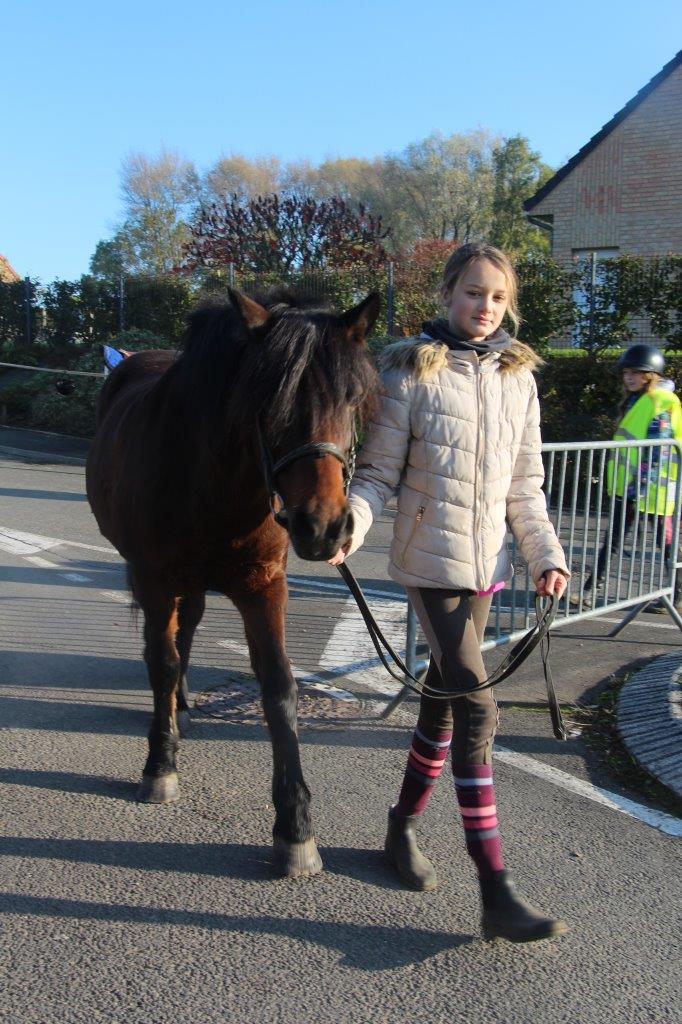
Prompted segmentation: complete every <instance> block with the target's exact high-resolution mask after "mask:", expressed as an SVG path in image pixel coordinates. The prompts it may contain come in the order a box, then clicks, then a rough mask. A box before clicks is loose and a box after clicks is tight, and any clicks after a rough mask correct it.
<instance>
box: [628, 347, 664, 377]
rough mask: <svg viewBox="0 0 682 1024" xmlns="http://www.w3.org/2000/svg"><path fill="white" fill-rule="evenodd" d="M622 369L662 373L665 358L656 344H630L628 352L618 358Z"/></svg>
mask: <svg viewBox="0 0 682 1024" xmlns="http://www.w3.org/2000/svg"><path fill="white" fill-rule="evenodd" d="M618 368H619V369H620V370H641V371H642V372H643V373H658V374H662V373H663V370H664V369H665V359H664V358H663V353H662V352H661V350H660V349H658V348H656V346H655V345H630V348H629V349H628V350H627V352H623V355H622V356H621V357H620V359H619V360H618Z"/></svg>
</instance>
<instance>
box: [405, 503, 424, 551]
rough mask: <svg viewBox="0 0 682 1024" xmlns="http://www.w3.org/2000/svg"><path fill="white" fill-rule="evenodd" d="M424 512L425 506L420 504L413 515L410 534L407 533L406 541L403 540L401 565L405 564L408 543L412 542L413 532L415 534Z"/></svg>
mask: <svg viewBox="0 0 682 1024" xmlns="http://www.w3.org/2000/svg"><path fill="white" fill-rule="evenodd" d="M425 512H426V506H425V505H420V506H419V508H418V509H417V514H416V516H415V517H414V522H413V524H412V529H411V530H410V534H409V536H408V538H407V541H406V542H405V547H404V548H403V558H402V561H403V565H404V564H405V559H406V558H407V552H408V550H409V547H410V544H411V543H412V538H413V537H414V534H415V531H416V529H417V527H418V526H419V524H420V523H421V521H422V519H423V518H424V513H425Z"/></svg>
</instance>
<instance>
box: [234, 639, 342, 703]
mask: <svg viewBox="0 0 682 1024" xmlns="http://www.w3.org/2000/svg"><path fill="white" fill-rule="evenodd" d="M215 642H216V644H217V645H218V647H224V648H226V650H228V651H236V652H237V653H238V654H241V655H242V657H244V658H246V659H247V660H248V659H249V657H250V655H249V648H248V647H247V645H246V644H240V643H239V642H238V641H237V640H216V641H215ZM289 664H290V665H291V672H292V675H293V676H294V678H295V679H297V680H298V682H299V683H304V684H305V685H306V686H309V687H311V688H313V689H315V690H322V691H323V692H324V693H326V694H327V695H328V696H330V697H335V698H336V700H357V699H358V698H357V697H355V696H354V695H353V694H352V693H349V692H348V690H341V689H339V687H338V686H332V684H331V683H330V682H329V681H328V680H327V679H322V678H321V677H320V676H318V675H315V673H314V672H306V670H305V669H303V668H299V667H298V665H294V663H293V662H289ZM337 674H338V675H344V673H343V672H339V673H337Z"/></svg>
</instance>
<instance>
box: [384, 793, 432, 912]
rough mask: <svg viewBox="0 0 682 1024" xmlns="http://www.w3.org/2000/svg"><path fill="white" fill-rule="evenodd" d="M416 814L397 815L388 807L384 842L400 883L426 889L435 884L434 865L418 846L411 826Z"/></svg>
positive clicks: (390, 862) (385, 850) (412, 887)
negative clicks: (386, 830)
mask: <svg viewBox="0 0 682 1024" xmlns="http://www.w3.org/2000/svg"><path fill="white" fill-rule="evenodd" d="M416 821H417V815H416V814H411V815H408V816H406V817H400V818H399V817H398V816H397V815H395V814H394V808H393V807H391V809H390V811H389V812H388V832H387V833H386V842H385V844H384V853H385V854H386V860H387V861H388V862H389V864H391V865H392V866H393V867H394V868H395V870H396V871H397V872H398V877H399V878H400V880H401V882H404V884H405V885H406V886H408V887H409V888H410V889H417V890H419V891H420V892H429V891H430V890H431V889H435V888H436V886H437V885H438V879H437V878H436V872H435V869H434V867H433V864H432V863H431V861H430V860H428V859H427V858H426V857H425V856H424V854H423V853H421V852H420V850H419V847H418V846H417V836H416V834H415V830H414V825H415V822H416Z"/></svg>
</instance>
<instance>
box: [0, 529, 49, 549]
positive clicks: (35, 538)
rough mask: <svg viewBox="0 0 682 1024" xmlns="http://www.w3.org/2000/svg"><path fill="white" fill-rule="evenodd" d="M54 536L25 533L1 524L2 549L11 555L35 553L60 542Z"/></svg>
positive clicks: (0, 543) (0, 547)
mask: <svg viewBox="0 0 682 1024" xmlns="http://www.w3.org/2000/svg"><path fill="white" fill-rule="evenodd" d="M59 543H60V542H59V541H58V540H55V538H54V537H41V536H40V535H39V534H37V533H23V532H22V531H21V530H10V529H9V527H7V526H0V550H2V551H7V552H9V554H11V555H33V554H35V553H36V552H38V551H45V550H47V548H54V547H56V546H57V544H59Z"/></svg>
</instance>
